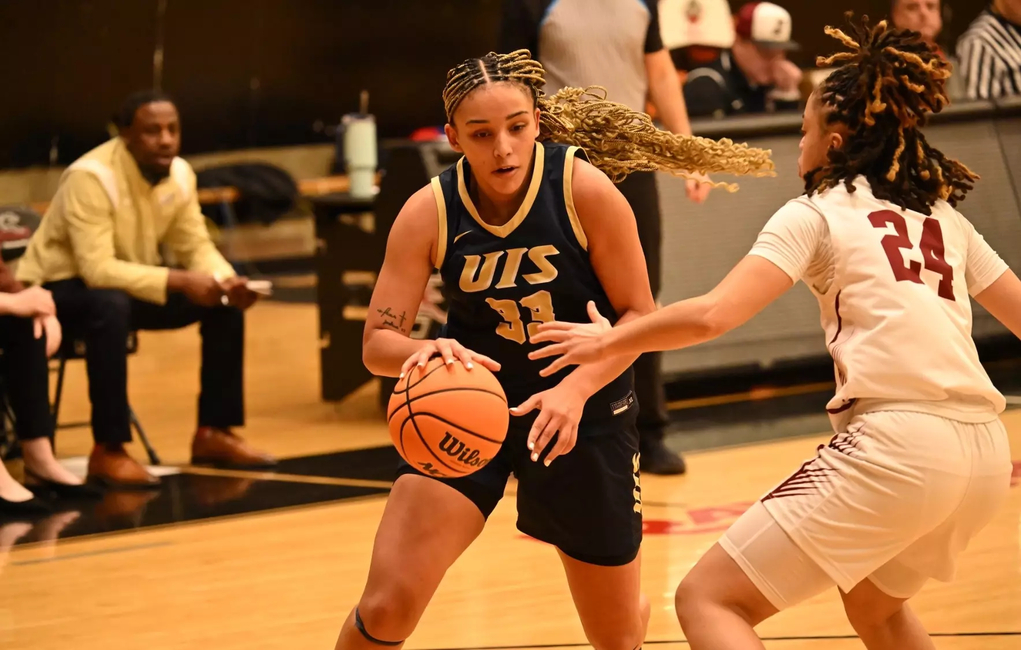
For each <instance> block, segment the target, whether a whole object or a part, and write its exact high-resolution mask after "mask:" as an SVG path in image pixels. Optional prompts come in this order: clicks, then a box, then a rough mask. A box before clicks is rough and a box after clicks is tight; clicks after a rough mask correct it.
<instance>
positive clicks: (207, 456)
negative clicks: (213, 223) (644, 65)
mask: <svg viewBox="0 0 1021 650" xmlns="http://www.w3.org/2000/svg"><path fill="white" fill-rule="evenodd" d="M116 121H117V127H118V128H119V135H118V136H117V137H114V138H113V139H111V140H109V141H108V142H106V143H105V144H102V145H100V146H99V147H97V148H95V149H93V150H92V151H90V152H88V153H87V154H85V155H84V156H82V157H81V158H79V159H78V160H77V161H75V162H74V163H73V164H71V166H70V167H68V169H67V171H66V172H65V173H64V175H63V176H62V178H61V180H60V185H59V187H58V189H57V193H56V195H55V196H54V198H53V201H52V203H51V204H50V207H49V209H48V210H47V212H46V214H45V216H44V217H43V220H42V224H41V226H40V227H39V230H38V231H37V232H36V233H35V235H34V236H33V238H32V241H31V242H30V244H29V247H28V250H27V251H26V253H25V256H24V257H23V258H22V260H21V263H20V264H19V266H18V273H17V274H18V279H19V280H21V281H22V282H24V283H26V284H33V285H42V286H43V287H45V288H46V289H48V290H49V291H50V292H52V294H53V300H54V302H55V303H56V306H57V317H58V319H59V320H60V324H61V326H62V327H63V329H64V332H65V339H71V338H77V339H82V340H84V341H85V344H86V366H87V371H88V377H89V398H90V400H91V402H92V435H93V439H94V440H95V447H94V448H93V451H92V454H91V455H90V457H89V469H88V472H89V479H90V480H92V481H94V482H98V483H101V484H105V485H107V486H109V487H114V488H149V487H154V486H156V485H158V484H159V479H157V478H156V477H154V476H153V475H152V474H150V473H149V472H148V471H146V469H145V468H144V467H143V466H142V465H141V464H139V463H138V462H136V461H135V460H133V459H132V458H131V456H130V455H128V453H127V451H126V450H125V445H126V444H127V443H129V442H130V441H131V429H130V422H129V415H128V398H127V381H128V377H127V370H128V362H127V351H126V341H127V338H128V333H129V332H130V331H132V330H139V329H142V330H165V329H176V328H181V327H185V326H188V325H191V324H193V323H196V322H198V323H201V329H200V332H201V335H202V372H201V382H202V384H201V386H202V387H201V393H200V395H199V399H198V429H197V431H196V432H195V436H194V438H193V440H192V446H191V458H192V463H193V464H210V465H216V466H221V467H232V468H251V467H266V466H269V465H272V464H273V463H274V460H273V459H272V458H271V457H270V456H268V455H266V454H264V453H261V452H258V451H255V450H253V449H251V448H249V446H248V445H247V444H246V443H245V442H244V441H243V440H242V439H241V438H240V437H238V436H237V435H236V434H235V433H234V432H233V431H232V430H231V427H236V426H241V425H242V424H243V423H244V386H243V382H242V378H243V361H244V325H245V318H244V310H245V309H247V308H248V307H249V306H251V305H252V304H253V303H254V302H255V300H256V294H255V293H254V292H252V291H250V290H249V289H248V288H247V286H246V280H245V278H241V277H238V276H237V275H236V274H235V272H234V269H233V267H231V265H230V264H229V263H228V262H227V261H226V260H225V259H224V258H223V256H222V255H220V253H219V251H218V250H217V249H216V246H215V245H214V244H213V241H212V239H211V238H210V236H209V232H208V230H207V229H206V226H205V220H204V218H203V215H202V212H201V211H200V208H199V203H198V197H197V194H196V185H195V173H194V171H193V170H192V168H191V166H190V165H188V163H187V162H185V161H184V160H183V159H181V158H179V157H178V155H177V154H178V152H179V151H180V145H181V129H180V121H179V119H178V113H177V108H176V106H174V103H173V102H172V101H171V100H170V99H169V98H167V97H165V96H163V95H161V94H159V93H155V92H143V93H138V94H135V95H132V96H131V97H129V98H128V99H127V101H126V102H125V104H124V106H123V107H122V109H121V111H120V113H119V114H118V116H117V118H116ZM161 252H167V253H169V257H171V258H172V259H173V262H174V263H175V265H174V266H175V268H170V267H168V266H167V265H166V264H165V262H164V260H163V259H162V257H161ZM177 267H180V268H177Z"/></svg>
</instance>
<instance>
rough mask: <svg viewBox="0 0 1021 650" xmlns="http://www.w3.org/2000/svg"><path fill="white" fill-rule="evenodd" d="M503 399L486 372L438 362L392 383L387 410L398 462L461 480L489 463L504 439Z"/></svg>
mask: <svg viewBox="0 0 1021 650" xmlns="http://www.w3.org/2000/svg"><path fill="white" fill-rule="evenodd" d="M507 409H508V406H507V396H506V395H505V394H504V392H503V387H501V386H500V382H499V381H497V379H496V377H495V376H494V375H493V373H492V372H490V371H489V370H488V369H486V368H484V367H483V366H482V365H480V364H478V363H476V364H475V365H474V367H473V368H472V369H471V370H468V369H467V368H465V367H464V365H463V364H461V363H460V362H459V361H455V362H454V363H452V364H450V365H449V366H448V365H447V364H445V363H444V362H443V359H441V358H440V357H436V358H433V359H431V360H430V361H429V363H428V364H426V366H425V367H424V368H418V367H416V368H414V369H413V370H412V371H411V372H409V373H408V374H407V376H405V377H404V378H403V379H401V380H400V381H398V382H397V386H396V387H395V388H394V392H393V394H392V395H391V396H390V404H389V406H388V408H387V423H388V424H389V427H390V437H391V438H392V439H393V442H394V446H396V447H397V451H398V452H399V453H400V455H401V457H403V458H404V460H406V461H407V462H408V463H409V464H410V465H411V466H412V467H414V468H415V469H417V470H419V471H420V472H422V473H424V474H429V475H431V476H439V477H444V478H456V477H459V476H467V475H468V474H471V473H472V472H475V471H478V470H479V469H481V468H482V467H484V466H485V465H486V464H487V463H489V461H491V460H492V459H493V456H495V455H496V452H498V451H499V450H500V446H501V445H502V444H503V440H504V438H505V437H506V436H507V425H508V422H509V420H510V413H509V412H508V410H507Z"/></svg>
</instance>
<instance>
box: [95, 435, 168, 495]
mask: <svg viewBox="0 0 1021 650" xmlns="http://www.w3.org/2000/svg"><path fill="white" fill-rule="evenodd" d="M88 481H89V482H91V483H97V484H99V485H102V486H105V487H108V488H110V489H113V490H151V489H154V488H158V487H159V485H160V480H159V479H158V478H156V477H155V476H153V475H152V474H150V473H149V472H147V471H146V469H145V468H144V467H143V466H142V465H141V463H139V462H138V461H137V460H135V459H134V458H132V457H131V456H129V455H128V452H127V451H125V450H124V447H123V446H121V445H114V446H107V445H96V446H95V447H94V448H93V450H92V454H91V455H90V456H89V474H88Z"/></svg>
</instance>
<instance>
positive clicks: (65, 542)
mask: <svg viewBox="0 0 1021 650" xmlns="http://www.w3.org/2000/svg"><path fill="white" fill-rule="evenodd" d="M380 496H383V494H380V493H376V494H365V495H362V496H357V497H348V498H342V499H331V500H328V501H316V502H314V503H299V504H296V505H291V506H281V507H279V508H268V509H266V510H253V511H251V512H238V513H232V514H229V515H214V516H212V517H206V518H205V519H192V520H188V521H171V522H167V523H163V524H153V525H152V526H142V527H137V528H125V529H122V530H108V531H103V532H100V533H87V534H85V535H75V536H74V537H58V538H57V539H56V545H57V547H61V546H71V545H74V544H84V543H88V542H94V541H97V540H103V539H113V538H115V537H119V536H122V535H141V534H146V533H154V532H173V531H175V530H179V529H181V528H195V527H199V526H211V525H214V524H221V523H226V522H231V521H234V520H240V519H245V518H249V517H265V516H271V515H280V514H288V513H292V512H300V511H306V510H313V509H318V508H331V507H335V506H339V505H348V504H355V503H360V502H364V501H369V500H372V499H378V498H379V497H380ZM53 543H54V542H48V541H47V542H26V543H24V544H20V543H19V544H15V545H14V546H13V547H11V550H10V551H9V554H10V555H11V556H13V554H14V553H20V552H22V551H25V552H27V551H30V550H32V549H36V550H38V549H39V548H45V547H47V546H49V545H50V544H53Z"/></svg>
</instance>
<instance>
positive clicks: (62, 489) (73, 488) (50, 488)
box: [25, 467, 104, 500]
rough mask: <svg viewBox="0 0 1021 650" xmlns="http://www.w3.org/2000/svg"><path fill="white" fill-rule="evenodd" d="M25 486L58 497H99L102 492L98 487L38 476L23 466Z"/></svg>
mask: <svg viewBox="0 0 1021 650" xmlns="http://www.w3.org/2000/svg"><path fill="white" fill-rule="evenodd" d="M25 487H27V488H28V489H30V490H32V491H33V492H36V491H37V490H38V491H44V492H49V493H51V494H53V495H54V496H56V497H57V498H58V499H67V500H76V499H100V498H102V496H103V494H104V492H103V491H102V490H100V489H99V488H97V487H95V486H92V485H88V484H86V483H82V484H81V485H71V484H70V483H58V482H57V481H52V480H50V479H48V478H43V477H42V476H39V475H38V474H36V473H35V472H33V471H32V470H30V469H29V468H27V467H26V468H25Z"/></svg>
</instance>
